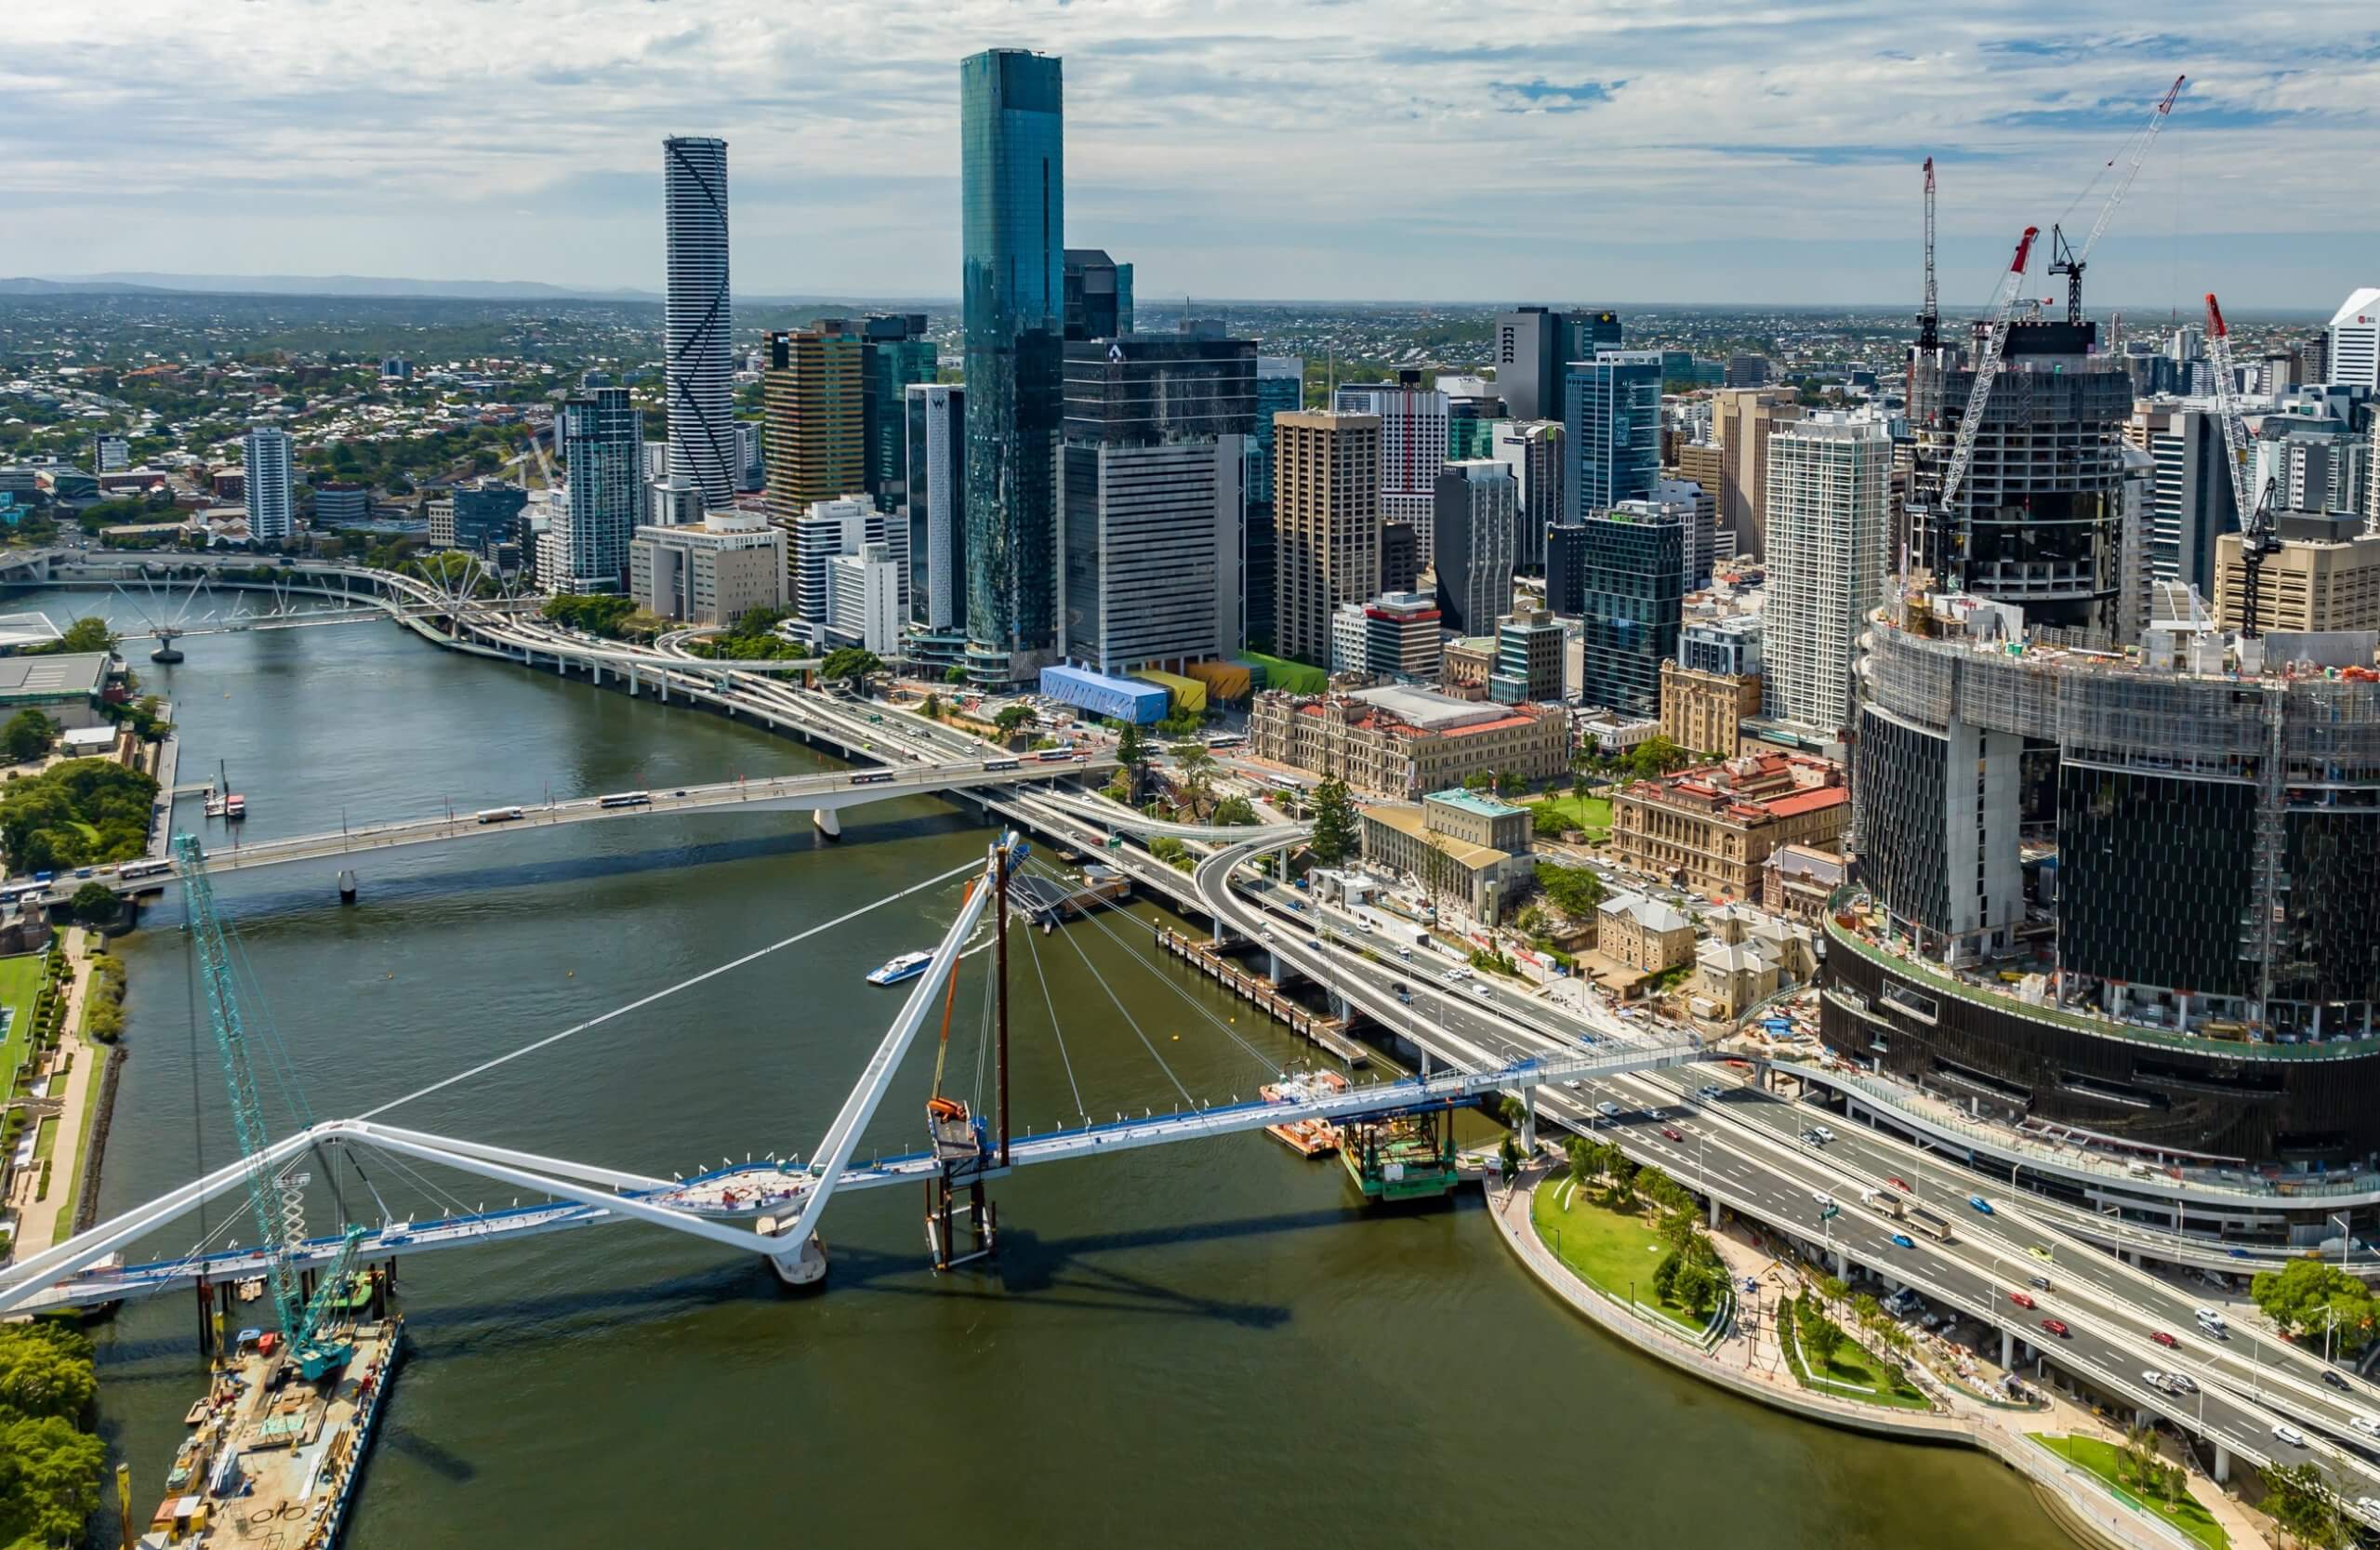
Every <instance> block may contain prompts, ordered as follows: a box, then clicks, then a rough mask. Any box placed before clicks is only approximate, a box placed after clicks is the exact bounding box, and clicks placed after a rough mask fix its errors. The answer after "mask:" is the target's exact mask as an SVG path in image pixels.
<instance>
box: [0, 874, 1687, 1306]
mask: <svg viewBox="0 0 2380 1550" xmlns="http://www.w3.org/2000/svg"><path fill="white" fill-rule="evenodd" d="M1003 842H1012V841H1003ZM998 849H999V847H998V845H995V846H994V847H993V852H992V854H991V855H990V856H988V857H987V858H986V861H985V868H984V870H983V872H982V873H981V874H980V875H979V876H978V877H977V878H976V879H975V880H974V881H973V882H972V883H971V884H970V885H969V888H968V891H967V896H966V899H965V901H964V903H962V904H961V906H960V907H959V911H958V913H957V915H956V916H955V918H954V919H953V920H952V921H951V923H950V928H949V930H948V931H946V932H945V934H944V935H943V938H942V940H941V942H940V943H939V944H938V945H937V946H936V947H935V948H934V954H933V959H932V962H931V963H930V964H929V965H928V966H927V968H926V970H925V972H924V973H923V974H919V976H918V978H917V979H916V980H915V981H914V982H912V985H911V988H910V991H909V995H908V998H907V1000H905V1001H904V1002H903V1003H902V1006H901V1010H900V1013H899V1014H898V1015H897V1016H896V1017H895V1018H894V1019H893V1025H892V1027H889V1028H888V1029H887V1030H886V1031H885V1034H884V1037H883V1039H882V1040H881V1041H880V1042H879V1044H878V1045H877V1047H876V1050H875V1052H874V1053H872V1054H871V1055H870V1056H869V1057H868V1061H867V1064H866V1066H865V1067H864V1068H863V1069H862V1071H861V1074H860V1079H859V1081H858V1083H857V1084H856V1085H855V1086H854V1087H853V1089H852V1092H851V1094H850V1096H849V1097H847V1098H846V1099H845V1100H844V1101H843V1105H842V1106H841V1108H840V1110H839V1111H838V1112H837V1114H836V1115H835V1118H834V1120H833V1122H832V1123H831V1124H829V1125H828V1126H827V1128H826V1135H825V1137H824V1138H823V1139H822V1140H821V1141H820V1143H819V1146H818V1148H817V1150H816V1152H815V1153H813V1156H812V1158H811V1159H810V1160H809V1161H808V1162H807V1163H797V1162H792V1161H785V1160H780V1159H764V1160H756V1161H752V1162H747V1163H743V1164H734V1163H730V1164H728V1165H726V1166H723V1167H721V1168H719V1169H716V1170H713V1171H711V1172H706V1173H702V1174H699V1175H697V1176H695V1177H693V1178H688V1179H664V1178H659V1177H655V1176H653V1175H649V1174H644V1173H639V1172H630V1171H627V1170H622V1169H616V1168H609V1167H604V1166H602V1165H600V1164H595V1163H586V1162H575V1161H572V1160H569V1159H561V1158H550V1157H544V1156H540V1155H538V1154H536V1153H533V1152H523V1151H519V1150H516V1149H513V1148H510V1147H505V1146H492V1145H489V1144H486V1143H483V1142H475V1141H459V1140H456V1139H453V1138H451V1137H447V1136H440V1135H432V1134H430V1133H426V1132H421V1131H415V1130H408V1129H405V1128H403V1127H401V1126H396V1125H390V1124H385V1123H382V1122H380V1121H378V1120H373V1119H329V1120H324V1121H323V1122H321V1123H319V1124H316V1125H313V1126H311V1127H310V1128H308V1129H306V1130H303V1131H299V1132H297V1133H293V1134H290V1135H287V1136H284V1137H283V1138H281V1139H280V1140H278V1141H275V1142H273V1143H272V1144H271V1146H267V1147H266V1148H265V1149H264V1150H263V1151H262V1152H261V1153H259V1154H258V1156H257V1157H254V1158H243V1159H238V1160H236V1161H233V1162H230V1163H227V1164H225V1165H224V1166H223V1167H221V1168H218V1169H217V1170H215V1171H214V1172H210V1173H208V1174H206V1175H205V1177H203V1178H201V1179H198V1180H196V1181H194V1182H192V1183H191V1184H187V1185H184V1186H181V1187H179V1188H178V1189H175V1190H173V1191H171V1192H169V1193H167V1194H165V1195H162V1196H159V1197H158V1198H157V1199H153V1200H151V1201H148V1202H146V1203H145V1204H142V1205H140V1206H137V1207H135V1208H133V1209H132V1210H130V1211H128V1212H124V1213H123V1214H122V1215H119V1216H116V1217H114V1218H112V1219H111V1220H109V1221H106V1222H102V1223H100V1224H99V1225H97V1226H94V1227H92V1228H90V1229H89V1230H87V1231H86V1232H82V1233H79V1234H77V1235H75V1236H74V1237H73V1238H71V1239H68V1240H67V1241H65V1242H63V1243H60V1244H59V1245H58V1246H56V1247H55V1248H52V1249H49V1250H47V1251H46V1252H42V1253H39V1254H36V1255H33V1256H32V1257H30V1258H28V1259H26V1260H24V1261H22V1262H21V1263H19V1264H17V1265H9V1266H7V1267H6V1269H5V1270H0V1314H6V1313H8V1312H11V1311H28V1310H32V1309H35V1308H40V1307H56V1306H67V1305H84V1306H88V1305H96V1304H100V1303H107V1302H114V1301H119V1300H122V1299H125V1298H128V1297H135V1296H142V1295H148V1294H152V1293H154V1292H163V1291H167V1290H170V1289H172V1288H175V1287H179V1286H188V1285H191V1284H192V1283H194V1282H197V1281H200V1280H205V1281H210V1282H212V1281H222V1280H226V1279H232V1278H246V1277H248V1276H252V1275H256V1274H259V1273H261V1267H262V1265H263V1264H264V1255H263V1253H262V1252H260V1251H258V1250H257V1249H254V1248H246V1249H242V1248H236V1247H235V1248H231V1249H220V1250H215V1251H211V1252H192V1253H189V1254H185V1255H183V1256H181V1257H179V1258H174V1259H165V1260H158V1261H153V1262H150V1263H147V1264H139V1265H126V1266H122V1267H101V1268H96V1269H95V1268H94V1267H95V1266H99V1262H100V1261H102V1260H104V1259H107V1258H108V1257H109V1256H110V1255H112V1254H114V1253H116V1252H118V1251H120V1250H122V1249H124V1248H125V1247H126V1246H127V1245H129V1244H132V1243H135V1242H137V1241H139V1240H140V1239H144V1238H147V1237H149V1236H151V1235H152V1234H153V1233H155V1232H156V1231H158V1230H159V1229H161V1228H163V1227H165V1226H166V1225H170V1224H171V1223H173V1222H175V1221H177V1220H179V1219H180V1218H182V1217H184V1216H187V1215H189V1214H190V1213H192V1212H195V1211H196V1210H197V1209H198V1208H199V1207H200V1206H202V1205H204V1204H205V1202H207V1201H209V1200H212V1199H216V1198H217V1197H218V1196H221V1195H225V1194H228V1193H230V1192H231V1191H232V1190H235V1189H240V1188H243V1187H245V1185H246V1182H247V1178H248V1175H249V1173H250V1172H252V1171H253V1170H255V1169H258V1168H266V1169H271V1168H276V1167H278V1166H279V1165H280V1164H281V1163H283V1162H284V1161H285V1160H286V1159H291V1158H294V1157H297V1156H298V1155H300V1154H302V1153H305V1152H308V1151H312V1150H316V1149H321V1148H328V1147H332V1146H358V1147H362V1148H365V1149H369V1150H375V1151H379V1152H384V1153H392V1154H395V1155H398V1156H402V1157H404V1158H407V1159H412V1160H414V1161H418V1162H430V1163H436V1164H438V1165H440V1166H442V1167H446V1168H452V1169H455V1170H456V1171H457V1172H464V1173H469V1174H474V1175H477V1176H478V1177H480V1178H483V1179H487V1180H490V1181H491V1182H495V1183H499V1184H507V1185H510V1186H514V1187H515V1188H518V1189H521V1190H523V1191H528V1192H534V1193H536V1195H539V1196H542V1197H546V1198H547V1199H544V1200H542V1201H540V1202H539V1203H536V1204H533V1205H525V1206H524V1205H519V1204H515V1205H513V1206H510V1207H508V1208H504V1209H499V1210H493V1211H483V1212H474V1213H471V1214H469V1215H460V1216H453V1217H445V1218H441V1219H438V1220H436V1221H421V1222H412V1221H408V1222H384V1223H382V1224H381V1225H379V1226H378V1227H377V1229H372V1230H369V1231H367V1233H366V1235H365V1237H364V1240H363V1247H362V1252H363V1253H364V1256H365V1257H377V1256H380V1255H384V1254H394V1253H408V1254H410V1253H417V1252H426V1251H429V1250H432V1249H446V1248H460V1247H464V1246H466V1245H469V1244H483V1243H487V1242H492V1241H496V1240H498V1239H509V1238H516V1237H522V1236H527V1235H529V1234H534V1233H539V1232H548V1231H554V1230H559V1229H562V1228H567V1227H579V1226H589V1225H596V1224H598V1223H603V1222H618V1221H639V1222H644V1223H647V1224H649V1225H654V1226H660V1227H668V1228H669V1229H671V1230H673V1231H676V1232H682V1233H685V1234H688V1235H690V1236H692V1237H694V1238H699V1239H704V1240H706V1241H707V1242H710V1243H714V1244H717V1245H719V1246H720V1247H721V1248H725V1249H732V1250H736V1251H738V1252H745V1253H757V1254H760V1255H763V1256H765V1257H766V1258H768V1259H769V1260H771V1261H772V1262H774V1264H775V1265H776V1266H777V1268H778V1271H779V1273H780V1274H781V1275H783V1276H784V1277H785V1278H787V1280H789V1281H795V1282H800V1281H802V1280H807V1279H815V1278H816V1276H817V1275H818V1274H820V1273H823V1267H824V1262H823V1260H822V1259H820V1257H819V1255H818V1252H817V1250H816V1249H815V1248H814V1247H813V1236H814V1234H815V1232H816V1229H817V1223H818V1218H819V1214H820V1213H821V1212H824V1211H825V1210H826V1204H827V1202H828V1201H829V1200H830V1199H833V1197H834V1195H835V1194H836V1192H837V1191H838V1190H839V1189H841V1188H853V1189H865V1188H874V1187H880V1186H887V1185H894V1184H901V1183H916V1182H919V1181H922V1180H926V1179H930V1178H932V1177H933V1176H934V1174H935V1172H936V1170H937V1168H938V1167H939V1164H938V1163H937V1161H936V1159H934V1157H933V1155H932V1152H931V1151H920V1152H918V1153H916V1154H912V1155H908V1156H904V1157H896V1158H891V1159H883V1160H881V1161H876V1162H871V1163H868V1164H866V1166H863V1167H858V1168H853V1166H852V1157H853V1152H854V1150H855V1149H856V1147H857V1146H858V1144H859V1138H860V1136H861V1135H862V1133H865V1132H866V1129H867V1125H868V1122H869V1120H870V1119H873V1118H874V1117H875V1114H876V1110H877V1108H878V1106H879V1105H880V1104H881V1103H882V1101H883V1098H884V1094H885V1093H886V1092H887V1091H888V1090H889V1089H890V1088H891V1085H892V1081H893V1076H894V1074H895V1073H896V1072H897V1071H898V1070H899V1069H900V1066H901V1062H902V1060H903V1058H904V1057H905V1056H906V1054H907V1053H908V1051H909V1048H910V1046H911V1045H912V1044H913V1043H915V1042H916V1040H917V1036H918V1033H919V1029H920V1028H922V1027H924V1025H925V1022H926V1019H927V1017H928V1015H929V1014H930V1013H931V1012H932V1008H933V1003H934V1002H935V1000H937V999H938V998H939V996H940V995H941V992H942V989H943V986H944V984H945V981H946V979H947V978H948V976H949V975H950V974H952V973H953V972H954V971H955V969H956V966H957V964H958V961H959V953H960V950H961V948H962V947H963V946H964V945H965V943H966V941H967V939H968V937H969V936H970V935H971V934H972V933H973V931H974V929H975V926H976V924H977V922H978V921H981V920H982V918H983V913H984V910H985V907H986V905H987V904H988V903H989V902H990V901H991V898H992V895H993V894H994V892H995V884H994V881H993V879H994V878H995V876H996V875H997V868H998ZM1697 1053H1699V1052H1698V1048H1697V1046H1696V1045H1695V1044H1694V1042H1693V1041H1692V1040H1687V1039H1675V1038H1670V1039H1646V1040H1641V1041H1631V1042H1625V1043H1622V1042H1619V1041H1612V1042H1607V1043H1603V1044H1598V1045H1594V1046H1591V1047H1588V1048H1583V1049H1581V1050H1580V1051H1578V1052H1577V1053H1572V1054H1568V1055H1559V1056H1550V1057H1545V1058H1540V1059H1534V1060H1525V1061H1520V1062H1516V1063H1514V1064H1513V1065H1510V1066H1499V1067H1494V1068H1491V1069H1483V1070H1477V1071H1442V1072H1441V1073H1440V1074H1438V1075H1436V1076H1435V1077H1428V1078H1421V1077H1408V1078H1404V1079H1401V1080H1394V1081H1386V1082H1376V1083H1371V1084H1369V1085H1365V1086H1359V1087H1355V1088H1352V1089H1350V1090H1348V1091H1345V1092H1341V1093H1327V1094H1323V1095H1320V1096H1316V1097H1312V1098H1306V1099H1302V1100H1298V1101H1292V1102H1268V1101H1263V1100H1257V1101H1250V1102H1245V1103H1241V1102H1234V1103H1232V1104H1229V1105H1214V1106H1201V1107H1197V1108H1192V1109H1187V1110H1183V1111H1182V1112H1178V1113H1174V1114H1167V1115H1157V1114H1150V1115H1144V1116H1142V1117H1140V1118H1138V1119H1128V1118H1123V1117H1121V1116H1119V1117H1118V1118H1117V1120H1116V1121H1115V1122H1113V1123H1107V1124H1098V1125H1088V1126H1085V1127H1083V1128H1081V1129H1078V1130H1068V1131H1059V1132H1054V1133H1045V1134H1042V1135H1038V1136H1028V1137H1025V1139H1023V1140H1019V1141H1016V1142H1014V1143H1013V1144H1012V1146H1011V1148H1010V1153H1011V1166H1012V1167H1022V1166H1024V1165H1025V1164H1027V1163H1033V1162H1054V1161H1061V1160H1065V1159H1074V1158H1084V1157H1096V1156H1100V1155H1103V1154H1105V1153H1109V1152H1120V1151H1130V1150H1133V1149H1136V1148H1138V1147H1142V1146H1157V1145H1161V1144H1166V1143H1170V1142H1175V1141H1188V1140H1197V1139H1201V1138H1206V1137H1214V1136H1222V1135H1230V1134H1237V1133H1245V1132H1248V1131H1252V1130H1260V1129H1263V1128H1264V1127H1266V1126H1270V1125H1277V1124H1285V1123H1289V1122H1291V1121H1294V1120H1298V1119H1352V1118H1356V1117H1360V1116H1366V1115H1379V1114H1390V1113H1396V1112H1407V1111H1414V1112H1418V1111H1425V1110H1429V1109H1434V1108H1443V1107H1447V1106H1452V1105H1455V1104H1460V1103H1464V1102H1467V1101H1469V1100H1471V1099H1473V1098H1474V1097H1476V1096H1477V1095H1479V1094H1481V1093H1488V1092H1497V1091H1501V1092H1507V1093H1514V1094H1516V1095H1517V1094H1519V1093H1523V1092H1525V1091H1527V1090H1529V1089H1533V1088H1535V1087H1537V1086H1540V1085H1542V1084H1545V1083H1549V1082H1559V1081H1565V1080H1570V1079H1573V1078H1578V1077H1582V1076H1587V1075H1590V1074H1610V1075H1616V1074H1619V1073H1620V1072H1623V1071H1632V1070H1643V1069H1646V1068H1649V1067H1653V1066H1674V1065H1681V1064H1684V1063H1685V1062H1687V1061H1690V1060H1692V1059H1694V1058H1695V1057H1696V1055H1697ZM1005 1171H1006V1170H999V1169H989V1170H986V1171H985V1174H984V1176H986V1177H989V1176H995V1175H996V1174H997V1173H998V1172H1005ZM788 1211H790V1212H791V1214H790V1216H788V1215H787V1212H788ZM764 1212H774V1215H773V1216H772V1215H763V1214H761V1213H764ZM754 1216H760V1220H759V1222H758V1223H756V1224H755V1225H743V1222H742V1221H741V1220H739V1219H748V1218H752V1217H754ZM338 1248H339V1239H338V1238H337V1237H336V1236H333V1237H326V1238H321V1239H313V1240H311V1241H310V1242H309V1243H308V1244H306V1245H304V1246H303V1248H302V1249H301V1251H300V1252H299V1255H298V1263H299V1264H301V1265H311V1264H317V1263H324V1264H326V1263H328V1262H329V1261H330V1260H331V1259H332V1258H334V1257H335V1256H336V1254H337V1250H338Z"/></svg>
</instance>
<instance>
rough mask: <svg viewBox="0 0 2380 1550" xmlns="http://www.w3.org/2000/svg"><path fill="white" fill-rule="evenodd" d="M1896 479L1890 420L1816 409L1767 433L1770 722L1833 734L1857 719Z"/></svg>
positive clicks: (1766, 693)
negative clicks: (1855, 684) (1856, 688)
mask: <svg viewBox="0 0 2380 1550" xmlns="http://www.w3.org/2000/svg"><path fill="white" fill-rule="evenodd" d="M1891 479H1892V434H1891V431H1889V430H1888V429H1887V428H1886V426H1885V424H1884V421H1883V420H1881V419H1872V418H1867V417H1859V416H1854V415H1847V414H1816V415H1811V416H1809V417H1806V418H1805V419H1803V420H1802V421H1801V422H1800V423H1798V424H1794V425H1788V426H1784V427H1782V428H1780V429H1779V430H1778V431H1777V432H1776V433H1775V434H1773V435H1771V436H1770V437H1769V438H1768V492H1767V493H1768V551H1767V555H1766V559H1767V563H1768V603H1767V606H1766V609H1765V621H1764V623H1763V625H1762V627H1761V629H1762V642H1761V654H1762V656H1763V657H1764V658H1765V661H1766V663H1767V672H1766V674H1765V677H1764V680H1763V684H1762V691H1761V693H1762V705H1763V708H1764V709H1765V711H1766V713H1767V715H1768V716H1769V717H1770V718H1771V719H1772V720H1775V721H1780V722H1785V723H1787V724H1788V725H1791V726H1794V727H1799V728H1802V729H1804V730H1806V731H1810V732H1815V733H1817V734H1818V735H1821V736H1825V737H1832V736H1834V735H1837V734H1838V733H1841V732H1843V731H1845V729H1847V728H1848V727H1849V726H1850V725H1851V713H1852V702H1853V694H1852V683H1851V669H1852V663H1853V660H1854V656H1855V650H1854V643H1856V642H1857V641H1858V638H1859V632H1860V630H1861V629H1863V628H1864V626H1865V621H1866V619H1867V617H1868V615H1869V612H1870V611H1871V610H1872V609H1873V608H1874V607H1875V606H1876V605H1877V604H1878V603H1881V602H1882V601H1883V600H1884V575H1885V550H1886V549H1887V548H1888V547H1889V544H1890V530H1891V522H1892V510H1891V501H1890V496H1889V491H1890V485H1891Z"/></svg>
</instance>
